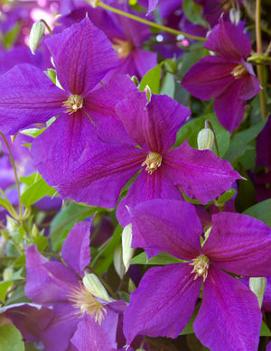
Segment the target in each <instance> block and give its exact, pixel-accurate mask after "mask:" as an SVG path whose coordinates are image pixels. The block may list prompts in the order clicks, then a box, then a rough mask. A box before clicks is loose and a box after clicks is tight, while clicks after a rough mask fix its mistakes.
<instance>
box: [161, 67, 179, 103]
mask: <svg viewBox="0 0 271 351" xmlns="http://www.w3.org/2000/svg"><path fill="white" fill-rule="evenodd" d="M160 94H164V95H168V96H169V97H171V98H174V94H175V78H174V75H173V74H172V73H166V75H165V77H164V79H163V82H162V86H161V91H160Z"/></svg>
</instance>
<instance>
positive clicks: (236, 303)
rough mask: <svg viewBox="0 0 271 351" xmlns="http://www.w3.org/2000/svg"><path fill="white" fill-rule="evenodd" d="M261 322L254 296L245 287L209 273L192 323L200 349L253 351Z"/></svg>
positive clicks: (222, 274) (223, 276)
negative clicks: (198, 308) (203, 346)
mask: <svg viewBox="0 0 271 351" xmlns="http://www.w3.org/2000/svg"><path fill="white" fill-rule="evenodd" d="M261 321H262V318H261V312H260V309H259V306H258V302H257V299H256V296H255V295H254V294H253V293H252V292H251V291H249V289H248V288H247V287H246V285H245V284H243V283H241V282H240V281H239V280H237V279H235V278H232V277H230V276H229V275H227V274H226V273H223V272H220V271H217V270H215V269H210V270H209V274H208V278H207V280H206V282H205V286H204V291H203V301H202V305H201V308H200V311H199V314H198V316H197V318H196V320H195V322H194V331H195V334H196V336H197V337H198V338H199V340H200V341H201V342H202V343H203V345H205V346H206V347H208V348H209V349H210V350H212V351H225V350H227V351H237V350H238V351H256V350H257V349H258V343H259V339H260V328H261Z"/></svg>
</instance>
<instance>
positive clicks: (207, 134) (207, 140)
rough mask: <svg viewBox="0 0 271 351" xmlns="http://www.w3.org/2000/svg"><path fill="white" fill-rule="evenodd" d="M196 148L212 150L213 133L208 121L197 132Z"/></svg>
mask: <svg viewBox="0 0 271 351" xmlns="http://www.w3.org/2000/svg"><path fill="white" fill-rule="evenodd" d="M197 141H198V149H199V150H212V148H213V146H214V142H215V135H214V132H213V131H212V129H211V128H209V126H208V123H206V124H205V127H204V128H203V129H202V130H201V131H200V132H199V134H198V139H197Z"/></svg>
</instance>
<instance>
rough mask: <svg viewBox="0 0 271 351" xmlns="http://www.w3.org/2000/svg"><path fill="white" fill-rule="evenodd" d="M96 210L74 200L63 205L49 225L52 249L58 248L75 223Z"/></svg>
mask: <svg viewBox="0 0 271 351" xmlns="http://www.w3.org/2000/svg"><path fill="white" fill-rule="evenodd" d="M97 210H98V208H97V207H89V206H86V205H83V204H78V203H75V202H70V203H68V204H66V205H64V206H63V207H62V209H61V211H60V212H59V213H58V214H57V215H56V216H55V218H54V219H53V221H52V223H51V226H50V233H51V234H50V238H51V242H52V247H53V250H54V251H57V250H60V248H61V246H62V243H63V241H64V239H65V238H66V236H67V234H68V233H69V231H70V230H71V229H72V227H73V226H74V225H75V223H77V222H80V221H83V220H84V219H86V218H88V217H90V216H91V215H93V214H94V213H95V212H96V211H97Z"/></svg>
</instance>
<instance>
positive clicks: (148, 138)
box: [116, 93, 190, 153]
mask: <svg viewBox="0 0 271 351" xmlns="http://www.w3.org/2000/svg"><path fill="white" fill-rule="evenodd" d="M116 112H117V114H118V117H119V118H120V119H121V121H122V122H123V124H124V127H125V128H126V130H127V132H128V134H129V135H130V136H131V137H132V138H133V139H134V140H135V141H136V142H137V143H138V144H139V145H141V146H147V147H148V149H149V150H150V151H156V152H161V153H162V152H163V151H166V150H167V149H168V148H169V147H170V146H172V145H173V144H174V143H175V140H176V134H177V131H178V130H179V128H180V126H181V125H182V124H183V123H184V122H185V120H186V119H187V117H188V116H189V114H190V111H189V109H187V108H186V107H184V106H182V105H180V104H179V103H177V102H176V101H175V100H173V99H171V98H169V97H168V96H165V95H153V96H152V98H151V101H150V103H147V99H146V94H145V93H137V94H134V95H133V96H131V97H130V98H127V99H126V100H123V101H122V102H120V103H119V104H118V105H117V107H116Z"/></svg>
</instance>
